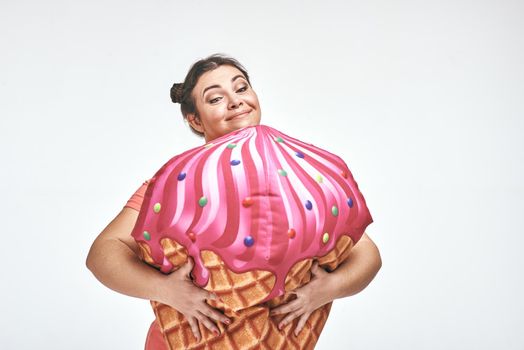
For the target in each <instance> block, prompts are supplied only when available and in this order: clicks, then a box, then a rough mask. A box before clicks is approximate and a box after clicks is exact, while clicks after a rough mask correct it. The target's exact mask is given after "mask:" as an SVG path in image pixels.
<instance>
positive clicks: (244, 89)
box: [237, 86, 247, 92]
mask: <svg viewBox="0 0 524 350" xmlns="http://www.w3.org/2000/svg"><path fill="white" fill-rule="evenodd" d="M246 90H247V86H243V87H241V88H240V89H238V90H237V92H244V91H246Z"/></svg>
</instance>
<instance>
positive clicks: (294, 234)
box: [287, 228, 297, 238]
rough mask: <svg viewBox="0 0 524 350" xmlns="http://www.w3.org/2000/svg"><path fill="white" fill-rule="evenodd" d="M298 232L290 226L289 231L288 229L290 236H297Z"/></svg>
mask: <svg viewBox="0 0 524 350" xmlns="http://www.w3.org/2000/svg"><path fill="white" fill-rule="evenodd" d="M296 234H297V232H296V231H295V229H292V228H290V229H289V230H288V231H287V235H288V237H289V238H295V236H296Z"/></svg>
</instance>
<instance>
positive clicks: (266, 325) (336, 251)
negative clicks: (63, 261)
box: [139, 235, 354, 350]
mask: <svg viewBox="0 0 524 350" xmlns="http://www.w3.org/2000/svg"><path fill="white" fill-rule="evenodd" d="M161 244H162V247H163V250H164V254H165V256H166V258H167V259H168V260H169V261H170V262H171V263H172V264H173V266H174V268H175V269H177V268H179V267H180V266H182V265H183V264H185V263H186V262H187V260H188V254H187V250H186V249H185V248H184V247H183V246H182V245H180V244H178V243H177V242H175V241H173V240H171V239H169V238H165V239H163V240H162V241H161ZM353 245H354V243H353V241H352V240H351V238H350V237H348V236H346V235H342V236H340V238H339V239H338V241H337V242H336V244H335V246H334V248H333V249H332V250H331V251H330V252H328V254H326V255H324V256H322V257H315V258H311V259H304V260H301V261H299V262H297V263H296V264H295V265H294V266H293V267H292V269H291V270H290V271H289V273H288V275H287V277H286V281H285V294H283V295H281V296H279V297H276V298H273V299H271V300H268V301H265V302H262V301H263V300H264V299H265V298H266V297H267V296H268V295H269V293H270V292H271V290H272V288H273V286H274V284H275V277H274V275H273V274H272V273H271V272H269V271H264V270H253V271H248V272H245V273H235V272H233V271H231V270H230V269H229V268H228V267H227V266H226V265H225V263H224V261H223V260H222V259H221V258H220V256H219V255H217V254H215V253H214V252H212V251H208V250H204V251H201V256H202V260H203V262H204V266H205V267H206V268H207V269H208V270H209V271H210V278H209V282H208V284H207V285H206V286H205V287H204V289H206V290H208V291H210V292H213V293H215V294H216V295H217V296H218V297H219V299H220V300H208V301H207V303H208V304H209V305H210V306H212V307H214V308H216V309H218V310H221V311H222V312H223V313H224V314H225V315H226V316H227V317H229V318H230V319H231V321H232V322H231V324H230V325H227V326H225V325H223V324H222V323H218V327H219V329H220V334H219V335H215V334H214V333H212V332H211V331H210V330H208V329H207V328H206V327H204V326H203V325H202V324H199V327H200V333H201V340H200V341H199V342H197V340H196V338H195V337H194V336H193V333H192V331H191V327H190V325H189V322H188V321H187V319H186V318H185V316H184V315H183V314H181V313H180V312H178V311H177V310H176V309H174V308H172V307H170V306H168V305H165V304H162V303H159V302H156V301H151V305H152V307H153V310H154V312H155V316H156V318H157V321H158V324H159V326H160V329H161V332H162V334H163V336H164V339H165V341H166V344H167V346H168V348H169V349H171V350H175V349H268V350H269V349H271V350H277V349H313V348H314V347H315V344H316V343H317V341H318V338H319V336H320V333H321V331H322V329H323V328H324V325H325V323H326V320H327V318H328V315H329V312H330V309H331V305H332V303H331V302H330V303H327V304H325V305H323V306H322V307H320V308H318V309H317V310H315V311H314V312H313V313H312V314H311V315H310V317H309V318H308V320H307V322H306V324H305V326H304V328H303V329H302V331H301V332H300V333H299V334H298V336H295V335H294V333H293V331H294V329H295V327H296V325H297V322H298V318H297V319H295V320H293V322H291V323H289V324H288V325H286V326H285V327H283V328H282V329H281V330H279V329H278V324H279V322H280V321H281V320H282V319H283V318H284V317H285V316H286V315H276V316H269V312H270V310H271V309H272V308H274V307H276V306H278V305H281V304H285V303H288V302H290V301H292V300H293V299H295V298H296V295H295V294H293V293H291V292H292V291H294V290H295V289H297V288H299V287H301V286H303V285H305V284H307V283H308V282H309V281H310V279H311V266H312V264H313V262H314V261H315V260H316V261H318V263H319V266H320V267H322V268H324V269H325V270H327V271H333V270H334V269H336V268H337V267H338V265H339V264H340V263H341V262H342V261H344V260H346V259H347V257H348V256H349V253H350V250H351V248H352V247H353ZM139 247H140V253H141V257H142V259H143V260H144V261H145V262H147V263H149V264H151V265H153V266H155V264H154V261H153V259H152V258H151V252H150V248H149V246H148V245H147V244H144V243H139ZM156 267H157V268H159V266H157V265H156Z"/></svg>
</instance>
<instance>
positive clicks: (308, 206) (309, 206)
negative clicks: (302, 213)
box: [306, 200, 313, 210]
mask: <svg viewBox="0 0 524 350" xmlns="http://www.w3.org/2000/svg"><path fill="white" fill-rule="evenodd" d="M306 209H307V210H311V209H313V203H311V201H310V200H307V201H306Z"/></svg>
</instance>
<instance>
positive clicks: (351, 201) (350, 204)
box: [347, 198, 353, 208]
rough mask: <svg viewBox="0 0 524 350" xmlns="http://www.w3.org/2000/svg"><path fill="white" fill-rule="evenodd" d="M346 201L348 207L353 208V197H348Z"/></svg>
mask: <svg viewBox="0 0 524 350" xmlns="http://www.w3.org/2000/svg"><path fill="white" fill-rule="evenodd" d="M347 203H348V205H349V207H350V208H353V199H351V198H348V200H347Z"/></svg>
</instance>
